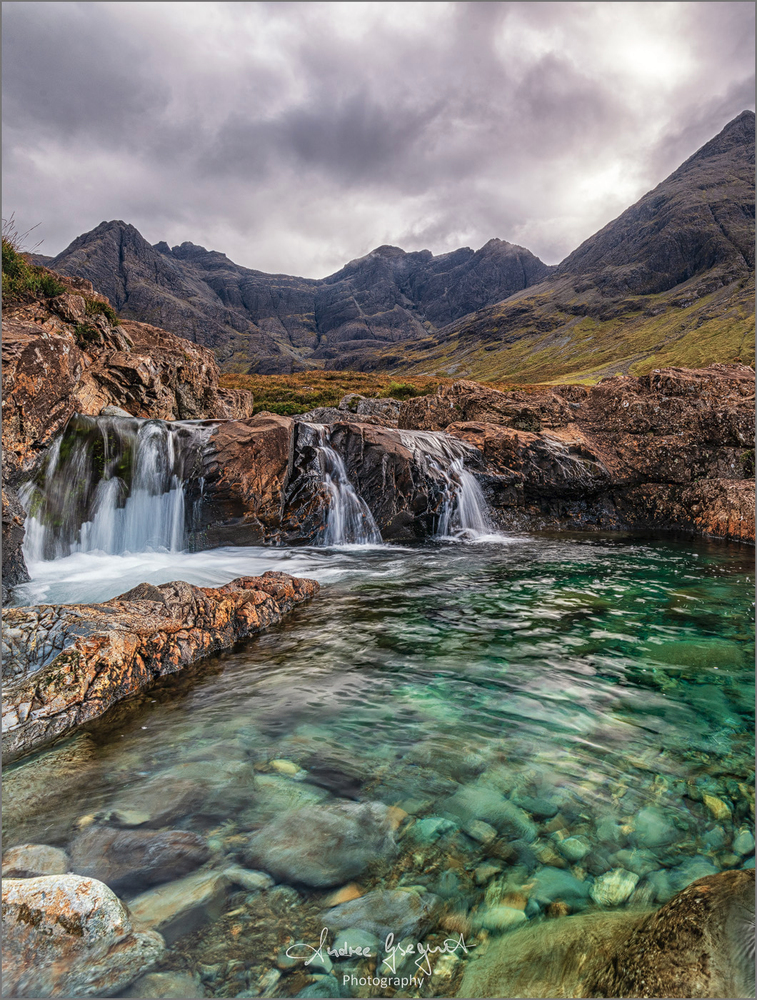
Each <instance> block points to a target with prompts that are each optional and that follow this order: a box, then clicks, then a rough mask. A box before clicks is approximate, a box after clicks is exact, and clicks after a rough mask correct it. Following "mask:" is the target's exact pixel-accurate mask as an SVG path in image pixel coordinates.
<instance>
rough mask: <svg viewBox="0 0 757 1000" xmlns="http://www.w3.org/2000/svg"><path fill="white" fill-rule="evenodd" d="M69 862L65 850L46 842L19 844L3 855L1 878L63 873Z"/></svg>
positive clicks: (67, 868)
mask: <svg viewBox="0 0 757 1000" xmlns="http://www.w3.org/2000/svg"><path fill="white" fill-rule="evenodd" d="M69 865H70V862H69V860H68V855H67V854H66V852H65V851H61V850H60V848H58V847H50V846H49V845H48V844H20V845H19V846H18V847H11V848H10V849H9V850H7V851H6V852H5V854H4V855H3V878H36V877H38V876H39V875H65V874H66V872H67V871H69Z"/></svg>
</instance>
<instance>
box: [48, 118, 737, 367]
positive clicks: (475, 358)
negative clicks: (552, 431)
mask: <svg viewBox="0 0 757 1000" xmlns="http://www.w3.org/2000/svg"><path fill="white" fill-rule="evenodd" d="M38 259H40V261H41V262H44V263H47V264H49V265H50V266H51V267H53V268H54V269H56V270H58V271H60V272H61V273H64V274H75V275H78V276H82V277H86V278H88V279H89V280H91V281H92V282H93V283H94V285H95V287H97V288H98V289H100V290H101V291H102V292H104V293H105V294H106V295H108V297H109V298H110V299H111V300H112V302H113V303H114V305H115V306H116V308H117V309H119V310H120V311H121V312H122V313H123V314H124V315H125V316H133V317H135V318H139V319H141V320H143V321H146V322H150V323H152V324H154V325H158V326H163V327H165V328H166V329H169V330H171V331H173V332H176V333H179V334H181V335H182V336H185V337H187V338H188V339H190V340H194V341H197V342H198V343H202V344H205V345H207V346H211V347H213V348H214V349H215V350H216V352H217V354H218V356H219V359H220V361H221V364H222V367H223V368H225V369H226V370H228V371H237V372H243V371H249V372H256V373H278V372H288V371H301V370H306V369H309V368H316V367H325V368H327V369H339V370H349V369H354V370H363V371H377V370H378V371H405V372H408V373H413V374H442V375H451V376H455V377H459V376H469V377H473V378H479V379H487V378H505V379H512V380H517V381H545V380H546V381H549V380H562V379H566V378H573V379H586V378H588V379H590V380H593V379H595V378H596V377H598V376H601V375H603V374H608V373H611V372H614V371H622V372H628V371H631V372H634V373H636V374H641V373H643V372H645V371H648V370H650V369H651V368H652V367H659V366H662V365H671V364H672V365H675V364H683V365H688V366H699V365H703V364H708V363H711V362H719V361H732V360H735V359H736V358H740V359H741V360H742V361H746V362H749V361H751V360H752V358H753V357H754V344H753V337H752V319H753V315H754V302H753V288H754V114H753V112H750V111H746V112H743V113H742V114H741V115H739V116H738V117H737V118H735V119H734V120H733V121H731V122H729V123H728V125H726V126H725V128H724V129H723V130H722V131H721V132H720V133H719V134H718V135H717V136H715V137H714V138H713V139H712V140H710V141H709V142H708V143H706V144H705V145H704V146H703V147H702V148H701V149H699V150H698V151H697V152H696V153H694V154H693V155H692V156H691V157H689V158H688V159H687V160H686V161H685V162H684V163H683V164H682V165H681V166H680V167H679V168H678V169H677V170H675V171H674V172H673V173H672V174H671V175H670V176H669V177H667V178H666V179H665V180H664V181H663V182H662V183H661V184H659V185H657V187H656V188H654V189H653V190H652V191H650V192H648V193H647V194H646V195H644V196H643V197H642V198H641V199H640V200H639V201H638V202H637V203H636V204H635V205H632V206H631V207H630V208H628V209H627V210H626V211H625V212H623V213H622V214H621V215H620V216H619V217H618V218H617V219H615V220H613V221H612V222H610V223H609V224H608V225H607V226H605V227H604V228H603V229H602V230H600V231H599V232H598V233H596V234H595V235H594V236H592V237H590V238H589V239H588V240H586V241H585V242H584V243H582V244H581V246H579V247H578V248H577V249H576V250H575V251H573V253H571V254H570V255H569V256H568V257H566V258H565V260H564V261H562V263H561V264H559V265H558V266H556V267H548V266H547V265H545V264H544V263H543V262H542V261H540V260H539V259H538V258H537V257H535V256H534V255H533V254H531V253H530V252H529V251H528V250H525V249H524V248H522V247H517V246H514V245H512V244H509V243H506V242H504V241H501V240H490V241H489V242H488V243H487V244H486V245H485V246H484V247H482V248H481V249H480V250H478V251H475V252H474V251H473V250H471V249H469V248H464V249H460V250H456V251H453V252H451V253H448V254H443V255H439V256H436V257H435V256H434V255H433V254H431V252H430V251H428V250H424V251H419V252H414V253H406V252H405V251H403V250H401V249H399V248H397V247H390V246H382V247H378V248H377V249H376V250H374V251H372V253H370V254H368V255H366V256H365V257H362V258H359V259H357V260H354V261H351V262H350V263H349V264H347V265H346V266H345V267H344V268H342V269H341V270H340V271H338V272H336V273H335V274H333V275H330V276H329V277H327V278H324V279H321V280H316V279H308V278H298V277H292V276H288V275H270V274H265V273H263V272H261V271H254V270H251V269H249V268H243V267H241V266H239V265H237V264H234V263H233V262H232V261H230V260H229V259H228V257H226V255H225V254H222V253H218V252H215V251H208V250H205V249H204V248H203V247H198V246H195V245H194V244H192V243H183V244H182V245H181V246H177V247H173V248H170V247H169V246H168V245H167V244H166V243H158V244H156V245H155V246H150V244H148V243H147V241H146V240H144V239H143V238H142V237H141V235H140V234H139V233H138V232H137V230H136V229H135V228H134V227H133V226H128V225H126V224H125V223H123V222H110V223H102V224H101V225H100V226H98V227H97V228H96V229H94V230H92V231H91V232H90V233H85V234H83V235H82V236H80V237H79V238H78V239H77V240H74V242H73V243H72V244H71V245H70V246H69V247H68V248H67V249H66V250H64V251H63V252H62V253H61V254H59V255H58V256H57V257H54V258H44V259H42V258H38Z"/></svg>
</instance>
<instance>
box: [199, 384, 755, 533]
mask: <svg viewBox="0 0 757 1000" xmlns="http://www.w3.org/2000/svg"><path fill="white" fill-rule="evenodd" d="M754 385H755V382H754V371H753V370H752V369H751V368H748V367H746V366H744V365H713V366H711V367H710V368H707V369H702V370H696V371H695V370H686V369H666V370H664V371H659V372H654V373H652V374H651V375H648V376H644V377H642V378H634V377H632V376H616V377H613V378H610V379H606V380H604V381H602V382H600V383H599V384H598V385H596V386H593V387H591V388H588V387H586V386H580V385H566V386H555V387H553V388H547V387H543V388H537V389H535V390H533V391H529V392H525V391H523V392H515V391H513V392H507V393H505V392H499V391H497V390H495V389H490V388H488V387H486V386H484V385H481V384H479V383H475V382H458V383H455V384H454V385H452V386H449V387H445V388H442V389H440V390H439V391H438V392H437V393H436V394H435V395H433V396H423V397H420V398H417V399H411V400H407V401H405V402H403V403H402V404H401V406H398V405H396V404H395V406H394V407H392V406H391V405H389V404H390V403H391V401H387V400H375V401H372V400H365V401H361V402H358V403H355V400H354V398H352V399H350V400H346V401H345V406H344V408H343V409H333V410H324V411H315V412H314V413H312V414H305V415H304V417H305V418H307V419H310V420H315V421H322V422H323V423H325V424H327V425H328V427H329V443H330V446H331V447H333V448H334V449H335V450H336V451H338V452H339V454H340V455H341V456H342V458H343V460H344V463H345V467H346V470H347V474H348V475H349V478H350V482H351V483H352V484H353V485H354V487H355V489H356V491H357V492H358V493H359V495H360V496H361V497H362V498H363V499H364V500H365V502H366V504H367V505H368V507H369V508H370V511H371V514H372V515H373V518H374V519H375V521H376V524H377V525H378V528H379V530H380V531H381V534H382V537H383V538H384V539H385V540H387V541H389V540H398V541H411V540H414V539H420V538H424V537H428V536H429V535H430V534H433V532H434V530H435V526H437V525H438V521H439V514H440V509H441V505H442V502H443V493H444V489H443V483H442V482H441V479H440V477H439V475H438V472H437V469H436V468H435V466H434V463H433V462H429V461H428V458H429V455H430V449H431V451H433V448H432V445H433V442H432V440H431V438H432V436H433V435H434V434H436V435H437V438H438V436H439V434H440V433H441V434H442V436H443V437H446V439H447V441H448V442H449V443H450V445H454V443H455V442H459V444H460V446H467V451H460V454H461V455H464V464H465V466H466V468H468V469H469V470H470V471H471V472H473V473H474V474H475V476H476V478H477V479H478V481H479V483H480V485H481V487H482V488H483V491H484V495H485V497H486V500H487V502H488V505H489V509H490V512H491V515H492V518H493V519H494V521H495V522H496V524H497V525H498V526H499V527H501V528H505V529H512V530H526V531H527V530H594V531H596V530H627V529H634V530H649V529H662V530H674V531H686V532H690V533H694V534H702V535H707V536H710V537H715V538H726V539H733V540H737V541H742V542H751V543H753V542H754ZM371 404H376V405H371ZM354 411H357V412H354ZM424 434H425V435H426V438H425V439H424V437H423V435H424ZM317 443H318V442H317V440H316V439H315V438H314V437H313V432H312V430H311V429H310V428H309V425H308V424H307V423H305V422H304V418H292V417H278V416H274V415H272V414H259V415H258V416H257V417H254V418H252V419H251V420H246V421H230V422H227V423H225V424H223V425H221V426H219V427H218V428H217V429H216V430H214V431H213V433H212V435H211V436H210V438H209V441H208V447H207V458H206V464H205V466H204V470H203V484H204V489H205V498H206V499H205V506H204V508H203V510H202V512H201V515H200V517H201V524H200V525H198V528H197V530H198V533H199V536H200V539H201V540H200V544H201V545H216V544H229V543H234V542H235V541H236V543H237V544H239V543H252V542H258V543H259V542H266V541H286V542H287V543H289V544H296V543H298V542H302V541H312V540H313V539H314V538H315V537H316V536H317V533H318V531H319V530H321V529H322V526H323V522H324V519H325V512H326V503H327V499H326V497H325V495H324V493H323V488H322V482H321V480H320V479H319V477H318V476H317V475H315V474H314V468H313V455H314V450H315V448H316V446H317ZM430 457H432V458H433V457H434V456H433V455H431V456H430ZM437 458H438V456H437ZM203 533H204V537H203Z"/></svg>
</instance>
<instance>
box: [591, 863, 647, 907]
mask: <svg viewBox="0 0 757 1000" xmlns="http://www.w3.org/2000/svg"><path fill="white" fill-rule="evenodd" d="M638 881H639V876H638V875H636V874H635V873H634V872H627V871H625V870H624V869H623V868H613V870H612V871H611V872H607V874H606V875H600V877H599V878H598V879H596V880H595V882H594V885H592V887H591V889H590V890H589V895H590V896H591V898H592V899H593V900H594V902H595V903H597V904H598V905H599V906H620V905H621V904H622V903H625V901H626V900H627V899H628V897H629V896H630V895H631V893H632V892H633V891H634V889H635V888H636V883H637V882H638Z"/></svg>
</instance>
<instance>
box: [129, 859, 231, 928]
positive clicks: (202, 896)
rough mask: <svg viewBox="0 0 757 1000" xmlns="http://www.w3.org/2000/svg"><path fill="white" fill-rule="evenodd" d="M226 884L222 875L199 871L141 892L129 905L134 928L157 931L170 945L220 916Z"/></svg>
mask: <svg viewBox="0 0 757 1000" xmlns="http://www.w3.org/2000/svg"><path fill="white" fill-rule="evenodd" d="M228 885H229V882H228V879H227V878H226V876H225V875H223V874H222V873H221V872H207V871H201V872H195V873H194V874H193V875H188V876H187V877H186V878H182V879H177V881H175V882H168V883H167V884H166V885H161V886H159V887H158V888H157V889H150V890H149V891H148V892H143V893H142V894H141V895H140V896H137V897H136V898H134V899H132V900H131V901H130V902H129V910H130V911H131V916H132V920H133V921H134V926H135V927H139V928H140V930H153V931H158V932H159V933H160V934H161V935H162V936H163V937H164V938H165V941H166V944H169V945H170V944H173V942H174V941H176V940H177V938H180V937H181V936H182V935H183V934H189V933H190V932H191V931H195V930H197V929H198V928H199V927H202V926H203V925H204V924H207V923H210V922H211V921H213V920H217V919H218V917H220V915H221V913H222V912H223V907H224V904H225V902H226V892H227V889H228Z"/></svg>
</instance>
